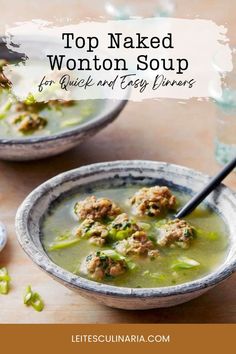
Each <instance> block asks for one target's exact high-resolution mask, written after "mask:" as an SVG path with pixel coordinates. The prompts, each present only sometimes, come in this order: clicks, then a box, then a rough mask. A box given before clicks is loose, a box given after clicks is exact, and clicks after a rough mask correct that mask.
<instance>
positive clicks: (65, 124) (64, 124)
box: [61, 118, 82, 128]
mask: <svg viewBox="0 0 236 354" xmlns="http://www.w3.org/2000/svg"><path fill="white" fill-rule="evenodd" d="M81 120H82V119H81V118H71V119H67V120H64V122H62V123H61V128H66V127H71V126H73V125H77V124H79V123H81Z"/></svg>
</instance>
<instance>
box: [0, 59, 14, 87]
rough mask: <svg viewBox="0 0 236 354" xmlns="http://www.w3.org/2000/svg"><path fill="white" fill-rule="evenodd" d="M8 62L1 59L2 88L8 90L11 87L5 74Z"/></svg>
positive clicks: (0, 76) (0, 85) (0, 82)
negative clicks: (4, 70)
mask: <svg viewBox="0 0 236 354" xmlns="http://www.w3.org/2000/svg"><path fill="white" fill-rule="evenodd" d="M7 64H8V63H7V61H6V60H4V59H0V88H3V89H6V88H10V87H11V83H10V81H9V80H8V78H7V77H6V76H5V75H4V73H3V67H4V66H5V65H7Z"/></svg>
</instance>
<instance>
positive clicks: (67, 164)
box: [0, 0, 236, 323]
mask: <svg viewBox="0 0 236 354" xmlns="http://www.w3.org/2000/svg"><path fill="white" fill-rule="evenodd" d="M3 2H4V1H3ZM22 2H23V1H22ZM31 2H33V1H31ZM52 2H53V1H52ZM52 2H50V3H52ZM56 2H57V3H58V2H59V1H56ZM69 2H70V1H68V2H67V5H68V3H69ZM177 2H178V4H179V6H178V8H177V10H176V13H175V15H176V16H178V17H191V15H192V16H193V15H196V14H198V15H199V17H201V18H212V19H213V20H216V21H217V23H218V24H225V23H226V22H227V26H228V27H229V29H230V30H229V33H231V34H232V33H233V32H234V31H233V29H234V24H233V22H234V21H233V20H234V18H233V17H234V14H235V10H236V4H235V5H234V4H233V3H234V2H231V1H230V0H228V1H224V2H222V1H218V0H217V1H210V0H208V1H202V2H201V3H202V5H201V6H200V5H199V2H198V1H192V2H191V4H192V8H191V10H190V9H187V8H186V6H184V4H189V2H186V1H184V0H181V1H177ZM15 3H16V6H18V3H19V2H16V1H15ZM78 3H79V1H78ZM203 3H204V5H203ZM6 4H7V2H6ZM74 4H75V1H71V6H72V5H73V6H74ZM223 4H224V6H223ZM227 5H228V8H227ZM230 6H231V8H230ZM33 10H34V9H33V8H32V9H31V7H30V8H29V11H32V14H33ZM7 11H8V8H6V15H7V14H8V15H9V18H11V17H10V11H9V12H7ZM19 11H20V9H19ZM19 11H16V12H15V13H16V14H18V16H20V15H19ZM42 11H43V10H42ZM50 11H51V14H52V11H53V8H51V9H50ZM55 11H56V10H55ZM72 13H74V12H73V11H72ZM22 16H29V12H27V14H23V12H22ZM22 16H21V19H23V18H22ZM42 16H43V14H42ZM32 17H33V15H32ZM37 17H38V18H39V17H40V12H39V13H38V16H37ZM6 18H7V17H6ZM6 18H5V21H6ZM25 18H26V17H25ZM214 136H215V107H214V104H213V103H212V102H210V101H197V100H190V101H186V102H185V103H184V104H183V103H182V104H181V103H178V102H177V101H176V100H167V99H166V100H156V101H148V100H147V101H144V102H142V103H129V104H128V105H127V106H126V108H125V109H124V111H123V112H122V113H121V114H120V116H119V117H118V119H117V120H116V121H115V122H114V123H113V124H111V125H110V126H109V127H107V128H106V129H104V130H103V131H101V132H100V133H98V134H97V135H96V136H95V137H93V138H91V139H90V140H88V141H86V142H85V143H83V144H82V145H81V146H79V147H78V148H76V149H74V150H72V151H69V152H67V153H65V154H63V155H60V156H57V157H54V158H50V159H46V160H41V161H35V162H28V163H16V162H4V161H1V162H0V219H1V220H2V221H3V222H4V223H5V224H6V225H7V228H8V233H9V242H8V244H7V246H6V248H5V249H4V251H3V252H2V253H1V254H0V265H1V266H6V267H7V268H8V270H9V273H10V275H11V277H12V287H11V291H10V293H9V294H8V295H6V296H0V305H1V310H0V323H140V322H142V323H152V322H153V323H184V322H185V323H186V322H187V323H209V322H212V323H233V322H236V274H235V275H233V276H232V277H231V278H230V279H228V280H226V281H225V282H224V283H222V284H221V285H219V286H217V287H215V288H214V289H212V290H210V291H209V292H207V293H206V294H205V295H203V296H201V297H200V298H198V299H195V300H193V301H191V302H189V303H186V304H183V305H179V306H177V307H173V308H168V309H156V310H148V311H142V312H141V313H140V312H139V311H123V310H116V309H111V308H107V307H104V306H101V305H98V304H96V303H93V302H91V301H89V300H86V299H84V298H82V297H80V296H78V295H77V294H76V293H74V292H72V291H70V290H68V289H66V288H65V287H64V286H62V285H61V284H59V283H57V282H56V281H54V280H52V279H51V278H50V277H49V276H48V275H47V274H45V273H43V272H42V271H41V270H39V269H38V268H37V267H36V265H34V264H33V263H32V261H31V260H30V259H29V258H28V257H27V256H26V255H25V254H24V252H23V251H22V250H21V248H20V246H19V245H18V243H17V240H16V235H15V230H14V218H15V213H16V210H17V208H18V206H19V205H20V203H21V201H22V200H23V199H24V198H25V197H26V196H27V194H28V193H29V192H31V191H32V189H34V188H35V187H36V186H38V185H39V184H40V183H42V182H44V181H46V180H47V179H48V178H51V177H53V176H55V175H56V174H58V173H61V172H63V171H67V170H70V169H72V168H76V167H79V166H82V165H85V164H90V163H94V162H101V161H111V160H117V159H147V160H157V161H167V162H171V163H176V164H181V165H184V166H187V167H191V168H194V169H197V170H199V171H202V172H204V173H208V174H214V173H215V172H217V171H218V170H219V168H220V167H219V166H218V165H217V163H216V162H215V158H214ZM225 183H226V184H227V185H228V186H230V187H231V188H232V189H234V190H235V191H236V174H232V175H231V176H230V177H228V178H227V179H226V180H225ZM28 284H31V285H32V287H33V288H34V289H35V290H37V291H38V292H39V293H40V294H41V295H42V297H43V298H44V300H45V304H46V306H45V309H44V311H43V312H41V313H37V312H35V311H34V310H33V309H32V308H26V307H25V306H24V305H23V304H22V292H23V290H24V288H25V286H26V285H28Z"/></svg>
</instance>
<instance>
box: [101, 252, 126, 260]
mask: <svg viewBox="0 0 236 354" xmlns="http://www.w3.org/2000/svg"><path fill="white" fill-rule="evenodd" d="M100 255H101V256H103V255H104V256H106V257H110V258H111V259H113V261H123V260H125V257H124V256H122V255H121V254H119V253H117V252H116V251H114V250H103V251H101V252H100Z"/></svg>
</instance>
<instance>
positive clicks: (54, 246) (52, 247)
mask: <svg viewBox="0 0 236 354" xmlns="http://www.w3.org/2000/svg"><path fill="white" fill-rule="evenodd" d="M78 242H80V239H79V238H72V239H70V240H63V241H60V242H53V243H51V244H50V245H49V247H48V251H56V250H60V249H63V248H67V247H71V246H74V245H76V244H77V243H78Z"/></svg>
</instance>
